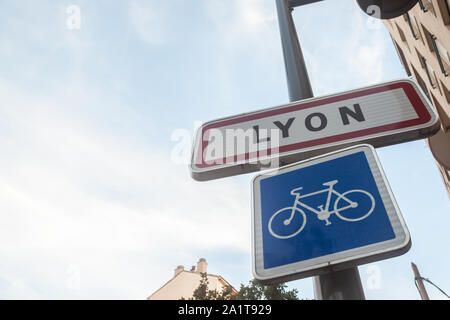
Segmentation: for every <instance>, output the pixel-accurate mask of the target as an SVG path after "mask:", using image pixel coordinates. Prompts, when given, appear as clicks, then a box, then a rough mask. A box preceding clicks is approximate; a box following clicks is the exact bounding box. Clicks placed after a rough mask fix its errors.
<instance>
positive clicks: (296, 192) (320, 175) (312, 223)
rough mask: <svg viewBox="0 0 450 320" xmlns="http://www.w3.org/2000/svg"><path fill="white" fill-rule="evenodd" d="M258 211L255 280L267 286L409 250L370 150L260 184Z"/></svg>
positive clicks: (316, 161)
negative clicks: (267, 284)
mask: <svg viewBox="0 0 450 320" xmlns="http://www.w3.org/2000/svg"><path fill="white" fill-rule="evenodd" d="M252 206H253V220H252V222H253V223H252V233H253V234H252V239H253V243H252V250H253V274H254V276H255V278H256V279H258V280H260V281H262V282H264V283H277V282H280V281H281V282H284V281H288V280H294V279H299V278H304V277H310V276H313V275H317V274H320V273H324V272H329V271H336V270H339V269H341V268H347V267H351V266H356V265H360V264H364V263H369V262H373V261H377V260H381V259H386V258H389V257H393V256H397V255H400V254H403V253H405V252H407V251H408V250H409V248H410V246H411V241H410V236H409V232H408V230H407V228H406V225H405V222H404V221H403V218H402V216H401V213H400V211H399V208H398V206H397V204H396V202H395V199H394V196H393V194H392V191H391V189H390V187H389V184H388V182H387V180H386V177H385V175H384V173H383V170H382V168H381V165H380V163H379V160H378V158H377V155H376V153H375V149H374V148H373V147H372V146H370V145H359V146H354V147H350V148H347V149H344V150H342V151H337V152H333V153H329V154H327V155H323V156H319V157H316V158H313V159H310V160H306V161H304V162H300V163H298V164H293V165H290V166H286V167H283V168H282V169H280V170H278V171H274V172H270V171H268V172H266V173H264V174H262V175H259V176H257V177H255V178H254V179H253V199H252Z"/></svg>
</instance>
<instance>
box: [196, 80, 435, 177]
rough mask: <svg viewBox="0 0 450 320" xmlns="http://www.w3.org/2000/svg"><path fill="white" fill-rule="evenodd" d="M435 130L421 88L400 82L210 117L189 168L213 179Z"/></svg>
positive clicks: (389, 142)
mask: <svg viewBox="0 0 450 320" xmlns="http://www.w3.org/2000/svg"><path fill="white" fill-rule="evenodd" d="M438 130H439V118H438V115H437V113H436V111H435V110H434V107H433V106H432V105H431V104H430V102H429V101H428V99H427V98H426V97H425V95H424V93H423V91H422V90H421V89H420V87H419V86H418V85H417V84H416V83H415V82H414V81H412V80H409V79H405V80H397V81H391V82H388V83H383V84H379V85H374V86H370V87H365V88H360V89H355V90H351V91H347V92H343V93H338V94H334V95H329V96H324V97H318V98H313V99H307V100H302V101H297V102H294V103H290V104H287V105H283V106H278V107H273V108H269V109H264V110H260V111H255V112H251V113H245V114H241V115H236V116H232V117H227V118H223V119H219V120H214V121H210V122H207V123H205V124H203V125H202V126H201V127H200V128H199V129H198V131H197V134H196V137H195V141H194V146H193V152H192V158H191V165H190V169H191V174H192V177H193V178H194V179H196V180H199V181H204V180H212V179H217V178H222V177H227V176H232V175H237V174H243V173H248V172H254V171H259V170H261V169H265V168H277V167H280V166H282V165H285V164H288V163H293V162H296V161H300V160H304V159H307V158H311V157H313V156H317V155H320V154H323V153H325V152H330V151H334V150H337V149H341V148H344V147H348V146H352V145H355V144H361V143H368V144H371V145H373V146H374V147H382V146H387V145H392V144H397V143H401V142H406V141H412V140H417V139H423V138H425V137H428V136H431V135H433V134H435V133H436V132H437V131H438Z"/></svg>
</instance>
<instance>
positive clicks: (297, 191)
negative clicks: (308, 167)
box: [291, 187, 303, 196]
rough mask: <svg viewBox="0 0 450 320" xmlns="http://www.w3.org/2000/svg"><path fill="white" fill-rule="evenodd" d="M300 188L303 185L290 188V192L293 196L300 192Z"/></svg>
mask: <svg viewBox="0 0 450 320" xmlns="http://www.w3.org/2000/svg"><path fill="white" fill-rule="evenodd" d="M302 189H303V187H300V188H295V189H292V190H291V194H292V195H293V196H296V195H298V194H300V190H302Z"/></svg>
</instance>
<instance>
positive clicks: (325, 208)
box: [268, 180, 375, 239]
mask: <svg viewBox="0 0 450 320" xmlns="http://www.w3.org/2000/svg"><path fill="white" fill-rule="evenodd" d="M337 183H339V180H333V181H329V182H325V183H323V186H325V187H327V188H325V189H323V190H319V191H316V192H312V193H308V194H305V195H300V194H301V190H302V189H303V187H299V188H295V189H293V190H291V195H293V196H295V200H294V205H293V206H291V207H287V208H283V209H280V210H278V211H277V212H275V213H274V214H273V215H272V217H271V218H270V220H269V224H268V228H269V232H270V234H271V235H272V236H274V237H275V238H278V239H289V238H292V237H295V236H296V235H298V234H299V233H300V232H302V230H303V229H304V228H305V225H306V214H305V212H304V211H303V210H302V209H300V208H301V207H303V208H305V209H307V210H309V211H312V212H314V213H315V214H316V215H317V218H318V219H319V220H322V221H325V226H329V225H331V222H330V220H329V219H330V217H331V215H332V214H336V216H337V217H338V218H340V219H342V220H344V221H348V222H356V221H361V220H363V219H366V218H367V217H368V216H369V215H370V214H371V213H372V212H373V210H374V208H375V199H374V197H373V196H372V194H370V193H369V192H367V191H365V190H359V189H354V190H348V191H346V192H344V193H340V192H338V191H336V190H335V189H334V186H335V185H336V184H337ZM322 193H327V199H326V203H325V204H324V205H323V204H322V205H320V206H318V207H317V208H313V207H311V206H309V205H307V204H306V203H304V202H301V201H300V199H304V198H308V197H312V196H315V195H318V194H322ZM332 195H335V196H337V198H336V199H335V200H334V204H333V207H332V208H333V210H331V211H330V207H331V202H332V201H331V198H332ZM297 215H300V219H295V223H298V224H299V226H298V229H297V227H295V228H294V232H293V233H289V234H287V235H283V234H280V233H282V232H280V231H282V230H279V229H280V228H275V229H276V230H277V232H278V233H277V232H275V231H274V230H273V227H272V225H273V224H274V223H275V227H276V226H278V227H281V229H282V228H283V226H285V227H287V226H289V225H290V224H291V223H292V221H293V220H294V217H296V216H297ZM299 220H300V222H299ZM274 221H275V222H274ZM288 232H289V231H288Z"/></svg>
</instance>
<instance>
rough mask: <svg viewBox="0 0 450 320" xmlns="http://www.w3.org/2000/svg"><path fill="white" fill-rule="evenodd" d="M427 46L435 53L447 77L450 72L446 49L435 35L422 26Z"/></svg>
mask: <svg viewBox="0 0 450 320" xmlns="http://www.w3.org/2000/svg"><path fill="white" fill-rule="evenodd" d="M422 28H423V32H424V35H425V39H426V42H427V44H428V48H429V49H430V51H431V52H434V53H435V54H436V58H437V60H438V63H439V66H440V68H441V71H442V73H443V74H444V75H445V76H446V77H447V76H448V74H449V72H450V56H449V54H448V51H447V49H445V47H444V46H443V45H442V44H441V43H440V42H439V40H438V39H437V38H436V36H435V35H432V34H431V33H430V32H429V31H428V30H427V29H426V28H425V27H423V26H422Z"/></svg>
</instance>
